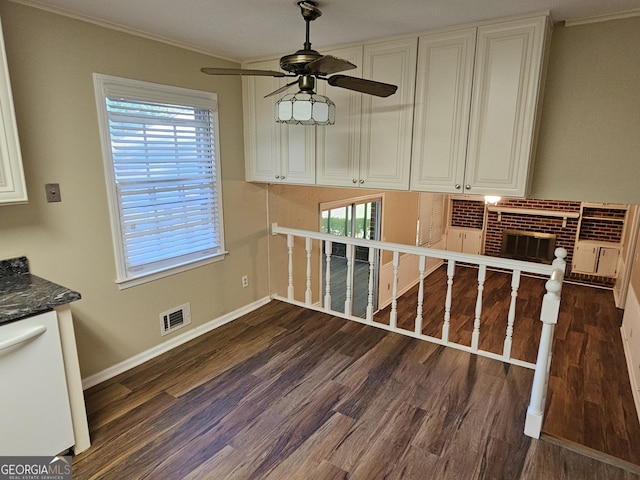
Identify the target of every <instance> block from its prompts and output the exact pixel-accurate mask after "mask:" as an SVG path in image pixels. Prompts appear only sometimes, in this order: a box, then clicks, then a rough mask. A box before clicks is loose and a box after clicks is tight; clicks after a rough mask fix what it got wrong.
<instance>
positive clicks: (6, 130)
mask: <svg viewBox="0 0 640 480" xmlns="http://www.w3.org/2000/svg"><path fill="white" fill-rule="evenodd" d="M26 201H27V188H26V185H25V182H24V172H23V170H22V156H21V153H20V142H19V140H18V127H17V125H16V119H15V114H14V108H13V96H12V94H11V84H10V83H9V68H8V66H7V57H6V55H5V50H4V38H3V36H2V26H0V203H22V202H26Z"/></svg>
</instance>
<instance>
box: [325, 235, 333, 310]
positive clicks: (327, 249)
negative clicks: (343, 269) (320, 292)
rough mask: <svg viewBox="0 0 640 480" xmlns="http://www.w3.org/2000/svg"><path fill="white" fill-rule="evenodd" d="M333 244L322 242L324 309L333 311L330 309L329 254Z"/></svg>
mask: <svg viewBox="0 0 640 480" xmlns="http://www.w3.org/2000/svg"><path fill="white" fill-rule="evenodd" d="M332 248H333V243H331V241H330V240H325V242H324V254H325V263H326V265H325V271H324V277H325V292H324V308H326V309H327V310H333V309H332V308H331V253H332Z"/></svg>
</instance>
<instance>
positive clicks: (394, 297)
mask: <svg viewBox="0 0 640 480" xmlns="http://www.w3.org/2000/svg"><path fill="white" fill-rule="evenodd" d="M399 267H400V252H393V288H392V293H391V315H390V316H389V326H390V327H391V328H396V327H397V326H398V268H399Z"/></svg>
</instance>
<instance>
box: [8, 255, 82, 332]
mask: <svg viewBox="0 0 640 480" xmlns="http://www.w3.org/2000/svg"><path fill="white" fill-rule="evenodd" d="M80 298H81V296H80V294H79V293H78V292H75V291H73V290H70V289H68V288H66V287H63V286H61V285H58V284H56V283H53V282H50V281H48V280H45V279H44V278H40V277H37V276H36V275H32V274H31V273H29V263H28V261H27V259H26V257H19V258H12V259H10V260H2V261H0V324H3V323H8V322H12V321H15V320H20V319H22V318H26V317H30V316H32V315H37V314H39V313H43V312H47V311H49V310H53V308H54V307H58V306H60V305H65V304H67V303H70V302H74V301H76V300H80Z"/></svg>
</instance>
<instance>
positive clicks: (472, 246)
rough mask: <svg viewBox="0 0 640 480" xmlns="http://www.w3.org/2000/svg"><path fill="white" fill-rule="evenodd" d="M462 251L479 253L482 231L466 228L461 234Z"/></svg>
mask: <svg viewBox="0 0 640 480" xmlns="http://www.w3.org/2000/svg"><path fill="white" fill-rule="evenodd" d="M462 238H463V240H462V253H470V254H473V255H480V251H481V250H482V231H481V230H478V231H475V230H468V231H465V232H464V234H463V235H462Z"/></svg>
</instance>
